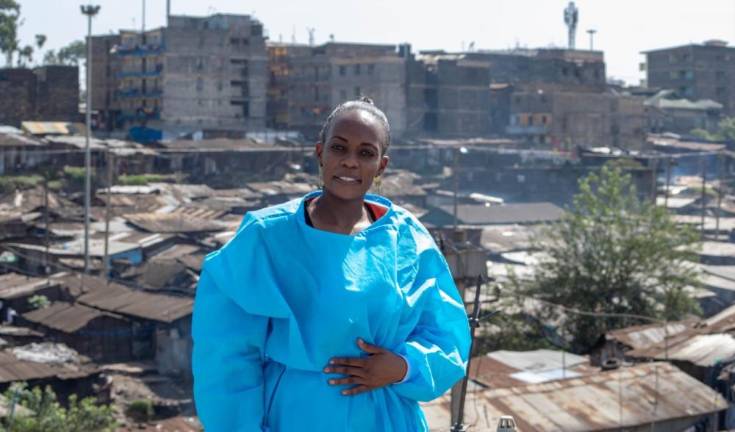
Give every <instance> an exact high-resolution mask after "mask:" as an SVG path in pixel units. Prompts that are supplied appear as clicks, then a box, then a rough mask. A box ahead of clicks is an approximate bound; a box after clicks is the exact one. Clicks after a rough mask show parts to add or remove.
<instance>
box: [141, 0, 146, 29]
mask: <svg viewBox="0 0 735 432" xmlns="http://www.w3.org/2000/svg"><path fill="white" fill-rule="evenodd" d="M141 21H142V23H141V31H140V33H141V34H144V33H145V0H143V19H142V20H141Z"/></svg>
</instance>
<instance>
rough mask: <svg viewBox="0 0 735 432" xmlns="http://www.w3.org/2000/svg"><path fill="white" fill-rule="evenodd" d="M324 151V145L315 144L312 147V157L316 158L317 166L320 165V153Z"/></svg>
mask: <svg viewBox="0 0 735 432" xmlns="http://www.w3.org/2000/svg"><path fill="white" fill-rule="evenodd" d="M323 150H324V145H323V144H322V143H320V142H318V143H316V145H315V146H314V155H315V156H316V158H317V160H318V161H319V165H320V166H321V165H323V164H322V151H323Z"/></svg>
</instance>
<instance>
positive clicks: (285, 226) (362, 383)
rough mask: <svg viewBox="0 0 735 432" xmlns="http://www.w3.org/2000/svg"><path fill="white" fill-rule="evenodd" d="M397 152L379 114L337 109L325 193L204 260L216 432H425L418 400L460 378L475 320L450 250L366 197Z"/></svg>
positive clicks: (242, 232) (246, 226) (268, 213)
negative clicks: (391, 152)
mask: <svg viewBox="0 0 735 432" xmlns="http://www.w3.org/2000/svg"><path fill="white" fill-rule="evenodd" d="M389 144H390V128H389V125H388V121H387V119H386V117H385V115H384V114H383V113H382V111H380V110H379V109H377V108H376V107H375V106H374V105H373V104H372V102H370V101H369V100H360V101H351V102H346V103H344V104H342V105H340V106H339V107H337V108H336V109H335V110H334V111H333V112H332V114H331V115H330V116H329V118H328V119H327V121H326V123H325V124H324V127H323V129H322V131H321V134H320V140H319V142H318V143H317V144H316V155H317V158H318V160H319V164H320V168H321V169H320V171H321V178H322V181H323V188H322V189H321V191H316V192H312V193H310V194H308V195H306V196H305V197H303V198H301V199H298V200H293V201H290V202H287V203H285V204H281V205H277V206H273V207H268V208H265V209H262V210H258V211H254V212H249V213H248V214H247V215H246V217H245V219H244V220H243V223H242V225H241V226H240V228H239V229H238V232H237V233H236V234H235V236H234V237H233V239H232V240H230V241H229V242H228V243H227V244H226V245H225V246H223V247H222V248H221V249H220V250H218V251H216V252H213V253H212V254H210V255H208V256H207V258H206V260H205V263H204V266H203V270H202V275H201V279H200V282H199V287H198V289H197V295H196V302H195V306H194V318H193V330H192V333H193V338H194V353H193V371H194V397H195V400H196V405H197V411H198V413H199V416H200V418H201V420H202V423H203V424H204V426H205V428H206V430H207V431H208V432H220V431H228V432H230V431H267V430H270V431H274V432H292V431H319V432H337V431H339V432H344V431H360V432H362V431H365V432H367V431H396V432H408V431H410V432H415V431H427V430H428V426H427V424H426V421H425V419H424V417H423V414H422V413H421V410H420V408H419V406H418V401H426V400H431V399H434V398H436V397H438V396H440V395H441V394H443V393H444V392H445V391H446V390H447V389H449V388H450V387H451V386H452V384H454V383H455V382H456V381H457V380H458V379H459V378H461V377H462V376H463V375H464V371H465V366H466V361H467V355H468V351H469V344H470V341H469V329H468V323H467V316H466V313H465V310H464V306H463V304H462V302H461V300H460V298H459V295H458V293H457V289H456V287H455V286H454V283H453V280H452V276H451V274H450V272H449V269H448V268H447V265H446V262H445V261H444V258H443V256H442V254H441V252H440V251H439V250H438V249H437V247H436V244H435V243H434V241H433V240H432V238H431V236H430V234H429V233H428V232H427V231H426V229H425V228H424V227H423V226H422V225H421V224H420V223H419V222H418V221H417V220H416V219H415V218H414V217H413V216H412V215H411V214H409V213H408V212H407V211H406V210H404V209H402V208H400V207H398V206H396V205H393V204H392V203H391V202H390V201H389V200H387V199H385V198H382V197H379V196H376V195H370V194H367V191H368V189H370V186H371V185H372V183H373V180H374V179H375V178H376V177H378V176H380V175H381V174H382V173H383V171H384V170H385V168H386V166H387V165H388V156H387V155H386V151H387V150H388V146H389Z"/></svg>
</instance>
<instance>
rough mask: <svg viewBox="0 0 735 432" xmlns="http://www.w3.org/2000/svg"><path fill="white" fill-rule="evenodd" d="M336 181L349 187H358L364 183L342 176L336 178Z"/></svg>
mask: <svg viewBox="0 0 735 432" xmlns="http://www.w3.org/2000/svg"><path fill="white" fill-rule="evenodd" d="M334 179H335V180H337V181H338V182H340V183H345V184H349V185H358V184H360V183H362V181H361V180H358V179H354V178H352V177H342V176H334Z"/></svg>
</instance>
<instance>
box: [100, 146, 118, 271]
mask: <svg viewBox="0 0 735 432" xmlns="http://www.w3.org/2000/svg"><path fill="white" fill-rule="evenodd" d="M114 163H115V155H114V154H113V153H112V152H111V151H110V150H107V194H106V197H107V199H106V200H105V258H104V260H103V261H102V265H103V266H104V271H105V273H104V274H105V279H107V280H109V278H110V263H109V258H110V253H109V251H110V249H109V247H110V213H111V208H110V201H111V200H112V178H113V164H114Z"/></svg>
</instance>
